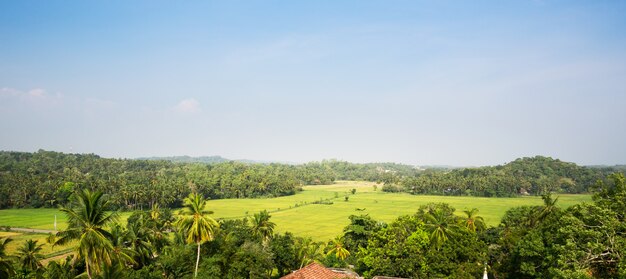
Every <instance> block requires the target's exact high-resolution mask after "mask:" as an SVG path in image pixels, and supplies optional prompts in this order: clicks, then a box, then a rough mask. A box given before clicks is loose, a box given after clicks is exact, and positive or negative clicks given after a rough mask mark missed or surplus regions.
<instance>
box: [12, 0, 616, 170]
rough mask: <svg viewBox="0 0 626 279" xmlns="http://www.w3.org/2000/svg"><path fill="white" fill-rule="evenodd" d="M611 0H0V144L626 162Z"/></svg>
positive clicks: (442, 160)
mask: <svg viewBox="0 0 626 279" xmlns="http://www.w3.org/2000/svg"><path fill="white" fill-rule="evenodd" d="M624 14H626V2H623V1H550V0H545V1H219V2H218V1H215V2H213V1H99V2H97V1H0V119H1V120H0V131H2V132H1V133H0V149H2V150H19V151H35V150H37V149H40V148H42V149H46V150H55V151H62V152H80V153H96V154H99V155H101V156H104V157H127V158H133V157H143V156H169V155H191V156H201V155H222V156H224V157H227V158H246V159H256V160H277V161H290V162H306V161H314V160H321V159H325V158H336V159H341V160H348V161H352V162H379V161H392V162H400V163H408V164H415V165H425V164H448V165H492V164H501V163H505V162H508V161H511V160H513V159H515V158H517V157H522V156H534V155H546V156H552V157H555V158H560V159H562V160H565V161H573V162H576V163H579V164H618V163H626V145H625V144H624V143H626V110H625V109H624V108H625V107H626V17H625V16H624Z"/></svg>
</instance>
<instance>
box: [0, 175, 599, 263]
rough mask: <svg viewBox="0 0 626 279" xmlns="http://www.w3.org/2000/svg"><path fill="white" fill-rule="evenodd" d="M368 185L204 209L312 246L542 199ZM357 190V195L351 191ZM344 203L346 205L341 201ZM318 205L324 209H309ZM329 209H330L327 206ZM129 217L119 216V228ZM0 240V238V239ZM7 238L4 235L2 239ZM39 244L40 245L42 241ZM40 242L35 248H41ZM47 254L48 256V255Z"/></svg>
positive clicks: (44, 217)
mask: <svg viewBox="0 0 626 279" xmlns="http://www.w3.org/2000/svg"><path fill="white" fill-rule="evenodd" d="M375 185H376V184H374V183H371V182H356V181H339V182H337V183H335V184H333V185H322V186H306V187H304V188H303V191H302V192H299V193H298V194H296V195H293V196H287V197H279V198H259V199H226V200H210V201H208V203H207V208H208V209H210V210H213V211H214V212H215V213H214V215H213V217H214V218H216V219H232V218H243V217H246V216H252V215H253V214H254V213H256V212H259V211H261V210H264V209H266V210H268V211H270V212H271V215H272V219H271V220H272V221H273V222H275V223H276V229H275V230H276V231H278V232H286V231H290V232H292V233H294V234H296V235H299V236H309V237H312V238H313V239H314V240H318V241H325V240H328V239H332V238H334V237H335V236H337V235H340V234H341V232H342V229H343V227H344V226H346V225H347V224H348V223H349V220H348V216H350V215H352V214H369V215H370V216H372V217H373V218H374V219H376V220H380V221H384V222H390V221H392V220H393V219H395V218H396V217H397V216H400V215H404V214H411V213H414V212H415V211H416V210H417V208H418V207H419V206H420V205H423V204H426V203H429V202H445V203H448V204H450V205H452V206H453V207H454V208H456V209H457V211H458V212H459V213H461V212H462V210H465V209H472V208H478V209H479V210H480V215H482V216H483V218H484V219H485V221H486V222H487V225H490V226H496V225H498V223H499V222H500V218H502V216H503V214H504V212H506V210H508V209H510V208H512V207H516V206H522V205H541V204H542V200H541V197H516V198H480V197H453V196H414V195H410V194H406V193H385V192H382V191H381V188H382V186H381V185H378V186H377V188H378V189H377V190H374V186H375ZM351 189H356V194H351V193H350V190H351ZM346 196H347V197H348V201H345V197H346ZM556 196H558V197H559V201H558V203H557V205H559V206H560V207H562V208H566V207H569V206H571V205H574V204H577V203H582V202H590V201H591V195H556ZM320 200H323V201H324V203H326V204H314V202H316V201H320ZM329 203H332V204H329ZM55 215H56V216H57V228H58V229H64V228H65V226H66V223H65V220H66V219H65V216H64V215H63V213H61V212H60V211H59V210H58V209H7V210H0V226H11V227H20V228H35V229H47V230H52V229H54V216H55ZM129 215H130V213H129V212H124V213H122V214H121V218H120V221H122V222H124V221H125V220H126V218H127V217H128V216H129ZM28 235H30V236H32V238H37V239H42V240H43V238H44V237H45V235H42V234H25V235H23V236H19V238H18V236H16V235H13V237H16V238H17V239H16V241H14V245H16V244H17V242H19V241H18V239H21V238H24V237H26V238H28ZM0 236H2V235H0ZM7 236H8V235H7ZM42 242H43V241H42ZM42 242H40V243H42ZM46 252H52V251H51V249H50V250H47V251H46Z"/></svg>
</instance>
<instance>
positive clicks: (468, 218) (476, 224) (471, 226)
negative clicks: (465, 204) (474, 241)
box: [460, 208, 487, 232]
mask: <svg viewBox="0 0 626 279" xmlns="http://www.w3.org/2000/svg"><path fill="white" fill-rule="evenodd" d="M463 213H464V215H463V217H462V218H461V219H460V220H461V221H462V223H463V226H464V227H465V228H466V229H467V230H468V231H470V232H476V231H483V230H485V229H486V228H487V226H486V225H485V220H484V219H483V217H482V216H479V215H478V208H472V210H463Z"/></svg>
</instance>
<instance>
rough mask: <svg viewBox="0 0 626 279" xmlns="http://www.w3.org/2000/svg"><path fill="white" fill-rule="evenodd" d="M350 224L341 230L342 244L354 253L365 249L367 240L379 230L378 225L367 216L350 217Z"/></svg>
mask: <svg viewBox="0 0 626 279" xmlns="http://www.w3.org/2000/svg"><path fill="white" fill-rule="evenodd" d="M348 218H349V219H350V224H349V225H348V226H346V227H345V228H344V229H343V244H344V245H345V247H346V249H348V251H352V252H353V253H356V252H358V251H359V249H360V248H367V243H368V239H369V238H370V237H371V235H372V234H373V233H374V232H375V231H376V230H378V229H379V227H380V226H379V224H378V222H376V221H375V220H374V219H372V217H370V216H369V215H358V216H357V215H350V217H348Z"/></svg>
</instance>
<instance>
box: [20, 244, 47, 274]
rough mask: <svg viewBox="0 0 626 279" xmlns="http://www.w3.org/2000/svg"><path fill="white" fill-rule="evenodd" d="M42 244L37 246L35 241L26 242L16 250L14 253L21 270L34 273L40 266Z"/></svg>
mask: <svg viewBox="0 0 626 279" xmlns="http://www.w3.org/2000/svg"><path fill="white" fill-rule="evenodd" d="M42 246H43V244H39V245H37V240H32V239H29V240H26V242H24V245H22V247H20V248H17V252H16V253H15V254H16V256H17V258H18V261H19V263H20V265H22V268H24V269H28V270H32V271H36V270H37V269H39V268H40V267H41V266H42V265H41V260H42V259H43V255H42V254H40V253H39V252H41V247H42Z"/></svg>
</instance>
